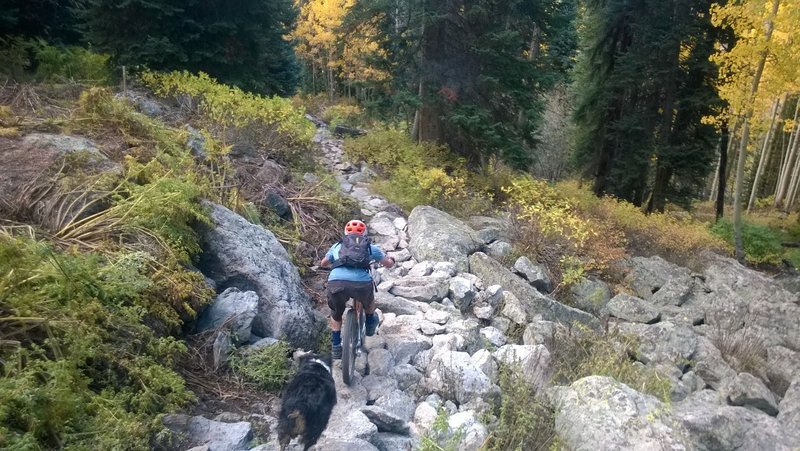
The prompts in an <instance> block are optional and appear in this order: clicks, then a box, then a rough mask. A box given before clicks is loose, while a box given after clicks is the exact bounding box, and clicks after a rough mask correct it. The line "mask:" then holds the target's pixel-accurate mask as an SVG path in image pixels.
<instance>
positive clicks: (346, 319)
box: [342, 299, 367, 386]
mask: <svg viewBox="0 0 800 451" xmlns="http://www.w3.org/2000/svg"><path fill="white" fill-rule="evenodd" d="M366 336H367V315H366V314H365V313H364V307H363V306H362V305H361V302H357V301H355V300H353V299H350V301H348V302H347V309H345V311H344V316H343V318H342V380H344V383H345V384H346V385H348V386H349V385H350V384H351V383H352V382H353V376H355V372H356V358H357V357H358V356H359V355H361V353H362V351H363V347H364V340H365V338H366Z"/></svg>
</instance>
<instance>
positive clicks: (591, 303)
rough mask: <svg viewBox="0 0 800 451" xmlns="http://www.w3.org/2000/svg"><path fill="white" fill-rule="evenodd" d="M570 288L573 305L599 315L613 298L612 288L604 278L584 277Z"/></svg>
mask: <svg viewBox="0 0 800 451" xmlns="http://www.w3.org/2000/svg"><path fill="white" fill-rule="evenodd" d="M569 290H570V300H571V305H572V306H573V307H577V308H579V309H581V310H583V311H584V312H589V313H591V314H593V315H597V316H599V315H600V314H601V312H602V311H603V309H604V308H605V306H606V304H608V301H610V300H611V290H610V289H609V288H608V284H607V283H605V282H603V281H602V280H595V279H583V280H581V281H580V282H578V283H576V284H575V285H572V286H571V287H570V289H569Z"/></svg>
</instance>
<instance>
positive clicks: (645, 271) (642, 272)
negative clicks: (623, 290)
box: [626, 256, 692, 305]
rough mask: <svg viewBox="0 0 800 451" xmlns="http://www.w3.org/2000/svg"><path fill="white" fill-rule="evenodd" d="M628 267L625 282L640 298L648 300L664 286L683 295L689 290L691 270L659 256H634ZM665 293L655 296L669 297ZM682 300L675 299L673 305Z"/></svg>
mask: <svg viewBox="0 0 800 451" xmlns="http://www.w3.org/2000/svg"><path fill="white" fill-rule="evenodd" d="M628 267H629V269H630V272H629V273H628V275H627V277H626V282H627V284H628V285H629V286H631V287H632V288H633V290H634V291H635V292H636V295H637V296H639V297H640V298H643V299H647V300H650V299H652V298H653V296H655V295H656V293H658V292H659V290H661V289H662V288H665V287H666V288H667V291H669V292H670V293H676V292H682V293H684V296H686V295H688V293H689V292H690V291H691V285H692V277H691V272H690V271H689V270H688V269H686V268H682V267H680V266H677V265H675V264H673V263H670V262H668V261H666V260H664V259H663V258H661V257H658V256H655V257H634V258H632V259H631V260H630V261H629V262H628ZM681 287H682V288H681ZM665 294H666V293H662V294H660V295H659V296H657V298H664V299H665V298H669V297H670V296H665ZM684 300H685V298H684V299H680V300H675V305H680V304H681V303H683V301H684Z"/></svg>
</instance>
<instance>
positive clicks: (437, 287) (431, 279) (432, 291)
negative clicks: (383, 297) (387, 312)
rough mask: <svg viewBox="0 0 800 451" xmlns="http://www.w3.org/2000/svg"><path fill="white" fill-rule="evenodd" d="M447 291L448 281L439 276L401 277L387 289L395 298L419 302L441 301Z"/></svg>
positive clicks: (448, 288)
mask: <svg viewBox="0 0 800 451" xmlns="http://www.w3.org/2000/svg"><path fill="white" fill-rule="evenodd" d="M449 291H450V284H449V279H448V278H447V277H439V276H423V277H403V278H401V279H398V280H396V281H395V282H394V286H393V287H392V288H390V289H389V293H391V294H393V295H395V296H400V297H403V298H407V299H411V300H414V301H420V302H434V301H441V300H442V299H444V298H445V297H446V296H447V293H448V292H449Z"/></svg>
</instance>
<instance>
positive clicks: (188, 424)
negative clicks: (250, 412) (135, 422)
mask: <svg viewBox="0 0 800 451" xmlns="http://www.w3.org/2000/svg"><path fill="white" fill-rule="evenodd" d="M162 421H163V423H164V426H166V427H167V429H169V430H171V431H173V432H175V433H178V434H180V435H182V436H184V437H186V438H187V440H188V441H189V443H191V444H193V445H205V446H208V448H209V449H211V450H220V451H239V450H246V449H249V447H248V446H247V445H248V443H249V442H250V439H251V438H252V429H251V426H250V423H247V422H243V421H242V422H238V423H222V422H219V421H212V420H209V419H206V418H203V417H200V416H196V417H190V416H188V415H166V416H164V418H163V420H162Z"/></svg>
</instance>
